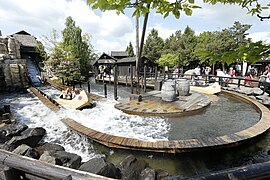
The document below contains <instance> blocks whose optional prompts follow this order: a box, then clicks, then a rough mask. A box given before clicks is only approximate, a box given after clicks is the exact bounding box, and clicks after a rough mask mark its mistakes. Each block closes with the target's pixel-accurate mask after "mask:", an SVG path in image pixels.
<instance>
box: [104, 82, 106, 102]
mask: <svg viewBox="0 0 270 180" xmlns="http://www.w3.org/2000/svg"><path fill="white" fill-rule="evenodd" d="M104 96H105V98H107V84H106V83H104Z"/></svg>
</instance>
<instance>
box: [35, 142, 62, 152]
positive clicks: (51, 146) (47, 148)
mask: <svg viewBox="0 0 270 180" xmlns="http://www.w3.org/2000/svg"><path fill="white" fill-rule="evenodd" d="M35 149H36V150H37V151H38V153H39V154H40V155H41V154H43V153H44V151H50V150H53V151H65V148H64V147H63V146H61V145H59V144H55V143H47V142H46V143H45V144H43V145H41V146H38V147H36V148H35Z"/></svg>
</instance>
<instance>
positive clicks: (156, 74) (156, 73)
mask: <svg viewBox="0 0 270 180" xmlns="http://www.w3.org/2000/svg"><path fill="white" fill-rule="evenodd" d="M157 77H158V72H157V66H155V81H157Z"/></svg>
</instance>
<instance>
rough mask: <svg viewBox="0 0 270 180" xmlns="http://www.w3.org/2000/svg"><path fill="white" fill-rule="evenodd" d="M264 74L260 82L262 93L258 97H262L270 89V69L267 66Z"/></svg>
mask: <svg viewBox="0 0 270 180" xmlns="http://www.w3.org/2000/svg"><path fill="white" fill-rule="evenodd" d="M265 70H266V71H265V72H264V73H263V75H261V78H260V80H261V81H262V84H263V92H262V94H260V95H263V94H264V93H265V92H266V91H267V90H269V87H270V68H269V67H268V66H266V67H265Z"/></svg>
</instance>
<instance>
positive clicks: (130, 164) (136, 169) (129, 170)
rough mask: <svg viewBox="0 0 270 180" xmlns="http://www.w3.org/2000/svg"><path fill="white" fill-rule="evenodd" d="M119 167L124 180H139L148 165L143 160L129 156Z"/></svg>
mask: <svg viewBox="0 0 270 180" xmlns="http://www.w3.org/2000/svg"><path fill="white" fill-rule="evenodd" d="M117 167H118V168H119V169H120V171H121V173H122V179H129V180H133V179H134V180H137V179H140V174H141V172H142V171H143V170H144V169H145V168H146V167H148V164H147V163H146V162H145V161H143V160H137V158H136V157H135V156H133V155H129V156H127V157H126V158H125V159H124V160H123V161H121V162H120V163H119V164H118V166H117Z"/></svg>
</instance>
